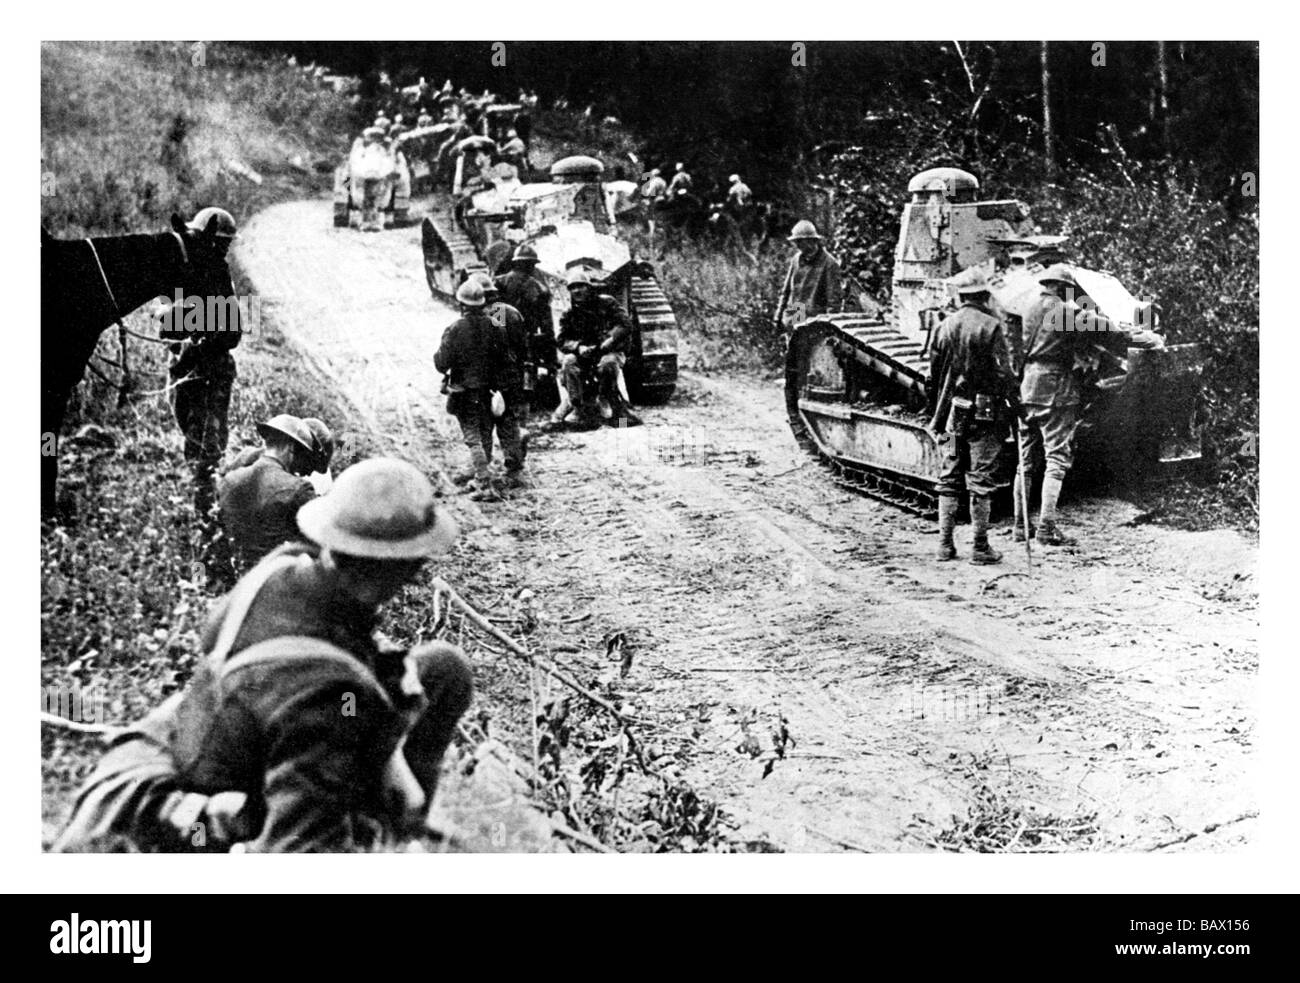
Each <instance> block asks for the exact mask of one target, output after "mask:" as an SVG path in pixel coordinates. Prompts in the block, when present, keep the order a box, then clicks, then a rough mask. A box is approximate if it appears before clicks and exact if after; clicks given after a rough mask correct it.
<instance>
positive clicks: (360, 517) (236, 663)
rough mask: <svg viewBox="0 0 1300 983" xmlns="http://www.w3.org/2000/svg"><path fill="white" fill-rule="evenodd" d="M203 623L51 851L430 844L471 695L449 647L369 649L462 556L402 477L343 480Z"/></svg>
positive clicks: (400, 465) (425, 495) (445, 523)
mask: <svg viewBox="0 0 1300 983" xmlns="http://www.w3.org/2000/svg"><path fill="white" fill-rule="evenodd" d="M297 521H298V525H299V527H300V529H301V532H302V535H303V538H304V540H310V544H309V543H307V542H296V543H294V544H292V545H289V546H285V547H283V548H282V549H280V550H278V551H276V552H275V553H274V554H272V555H271V556H268V557H267V558H266V559H265V560H263V561H262V562H261V563H260V564H258V566H256V567H255V568H254V569H253V570H252V571H250V572H249V573H248V574H247V575H246V576H245V577H243V578H242V579H241V580H240V581H239V583H238V584H237V585H236V587H235V589H234V590H233V591H232V592H231V593H230V594H229V595H227V596H226V597H224V598H223V599H222V600H221V601H220V602H218V603H217V605H216V607H215V608H214V609H213V611H212V613H211V614H210V616H209V618H208V621H207V624H206V625H205V627H204V630H203V633H202V635H201V644H202V658H201V660H200V662H199V666H198V668H197V671H196V672H195V674H194V676H193V678H192V679H191V680H190V682H189V684H188V685H187V687H186V688H185V689H184V690H183V691H182V692H180V693H177V694H175V695H173V696H171V697H170V698H168V699H167V700H165V701H164V702H163V703H162V704H160V705H159V706H158V707H157V708H156V709H154V710H153V712H151V713H150V714H148V715H147V716H146V717H144V718H143V719H142V720H140V721H139V722H138V723H136V724H133V725H132V726H131V727H129V728H127V729H126V730H125V731H124V732H123V733H121V734H120V735H119V736H117V737H115V738H114V739H113V742H112V744H111V745H110V746H109V748H108V751H107V752H106V754H105V755H104V757H103V758H102V759H101V760H100V762H99V765H98V766H97V767H96V769H95V771H94V772H93V773H92V774H91V775H90V777H89V778H88V779H87V780H86V783H85V785H84V786H83V788H82V790H81V793H80V795H79V796H78V798H77V802H76V805H75V806H74V808H73V813H72V816H71V818H70V819H69V820H68V824H67V826H66V827H65V828H64V830H63V832H62V834H61V835H60V837H59V839H58V840H57V842H56V843H55V844H54V847H53V849H54V851H55V852H65V851H93V850H100V851H104V850H114V849H121V848H122V847H124V846H125V847H128V848H133V849H138V850H146V851H151V852H192V851H197V852H206V851H226V850H229V849H231V848H232V847H235V846H241V847H242V849H244V850H247V851H249V852H267V853H290V852H292V853H298V852H324V851H331V852H332V851H352V850H357V849H371V848H375V847H378V846H383V845H385V844H390V843H396V842H399V841H401V840H403V839H405V838H407V837H408V836H411V835H418V834H419V833H420V832H422V831H423V826H424V816H425V814H426V812H427V805H428V803H429V802H430V801H431V800H432V798H433V795H434V792H435V790H436V787H437V784H438V778H439V772H440V765H441V761H442V757H443V754H444V752H445V751H446V749H447V747H448V745H449V744H450V743H451V738H452V736H453V735H454V734H455V732H456V725H457V721H458V720H459V719H460V717H461V716H462V715H463V714H464V712H465V710H466V709H468V707H469V703H470V700H471V697H472V694H473V677H472V673H471V670H470V667H469V664H468V663H467V662H466V661H465V659H464V657H463V656H462V654H461V653H460V651H459V650H458V649H456V648H455V647H454V646H451V645H448V644H446V643H444V642H432V643H428V644H425V645H421V646H417V647H416V648H413V649H411V650H410V651H409V652H406V651H403V650H399V649H396V648H394V647H393V646H392V645H390V644H388V643H386V642H384V641H383V640H382V639H381V638H379V637H377V636H376V633H375V626H376V621H377V618H378V613H379V609H380V607H381V606H382V605H383V604H385V603H386V602H387V601H388V600H389V599H390V598H392V597H393V596H394V595H396V594H397V593H398V592H399V591H400V590H401V589H402V587H403V586H404V585H406V584H407V583H410V582H411V581H413V580H414V579H415V577H416V575H417V574H418V573H419V571H420V569H421V568H422V567H423V566H424V564H425V562H426V561H427V560H428V559H429V558H430V557H432V556H434V555H437V554H439V553H443V552H445V551H446V550H447V548H448V547H449V546H450V545H451V543H452V542H453V541H454V540H455V537H456V534H457V530H456V525H455V523H454V522H453V521H452V520H451V519H450V517H449V516H447V515H446V514H445V513H443V512H442V511H441V510H439V509H438V508H437V506H436V504H435V499H434V491H433V487H432V486H431V485H430V483H429V480H428V479H427V478H426V477H425V476H424V475H423V474H422V473H420V471H419V470H417V469H416V468H415V467H414V466H412V465H410V464H407V463H406V462H404V461H397V460H386V459H375V460H370V461H364V462H362V463H360V464H355V465H353V466H352V467H350V468H348V469H347V470H346V471H344V472H343V474H342V475H340V476H339V480H338V484H337V485H336V487H335V488H334V490H333V491H332V492H331V493H330V494H329V495H326V496H323V497H322V498H319V499H316V500H315V501H313V502H311V503H310V504H308V505H306V506H304V508H303V509H302V510H301V512H299V514H298V517H297Z"/></svg>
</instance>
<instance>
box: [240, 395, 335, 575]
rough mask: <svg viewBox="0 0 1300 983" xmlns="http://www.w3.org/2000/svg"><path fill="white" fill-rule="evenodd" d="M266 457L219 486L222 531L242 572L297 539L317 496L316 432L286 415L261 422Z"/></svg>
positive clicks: (293, 417) (249, 465) (259, 429)
mask: <svg viewBox="0 0 1300 983" xmlns="http://www.w3.org/2000/svg"><path fill="white" fill-rule="evenodd" d="M257 432H258V434H259V435H260V436H261V437H262V440H263V447H262V452H261V453H260V454H259V455H257V456H256V458H254V459H252V460H250V461H249V463H248V464H246V465H244V466H242V467H236V468H232V469H231V470H230V471H229V472H227V473H226V474H225V475H223V476H222V477H221V478H220V480H219V481H218V482H217V501H218V505H219V516H220V521H221V528H222V531H224V532H225V534H226V538H227V540H229V542H230V547H231V554H232V557H233V559H234V562H235V567H236V569H237V570H246V569H248V568H249V567H251V566H252V565H253V564H254V563H256V562H257V561H258V560H260V559H261V558H262V557H263V556H265V555H266V554H267V553H269V552H271V550H273V549H275V548H276V547H277V546H279V545H281V544H282V543H285V542H289V541H291V540H293V539H296V538H297V536H298V526H297V521H296V517H297V515H298V510H299V509H300V508H302V506H304V505H306V504H307V503H308V502H310V501H311V500H312V499H313V498H315V497H316V490H315V489H314V488H313V487H312V484H311V482H309V481H307V480H306V479H305V475H308V474H310V473H311V472H312V471H313V470H314V469H315V468H314V465H315V462H316V450H315V446H314V444H315V441H314V438H313V436H312V432H311V429H310V428H309V427H308V426H307V424H306V423H304V422H303V421H302V420H300V419H298V417H296V416H293V415H292V414H289V413H281V414H279V415H278V416H273V417H271V419H269V420H267V421H265V422H263V423H259V424H258V425H257Z"/></svg>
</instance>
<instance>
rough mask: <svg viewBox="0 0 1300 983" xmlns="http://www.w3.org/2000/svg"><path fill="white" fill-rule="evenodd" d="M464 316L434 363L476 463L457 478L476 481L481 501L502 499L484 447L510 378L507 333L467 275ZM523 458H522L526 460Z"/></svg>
mask: <svg viewBox="0 0 1300 983" xmlns="http://www.w3.org/2000/svg"><path fill="white" fill-rule="evenodd" d="M456 300H457V302H458V303H459V304H460V311H461V316H460V319H459V320H457V321H456V322H454V323H453V324H452V325H451V326H450V327H449V328H447V330H446V331H444V332H443V335H442V344H441V345H439V346H438V352H437V354H436V355H434V357H433V364H434V366H435V367H436V368H437V369H438V371H439V372H441V373H442V374H443V376H444V377H445V382H446V390H447V394H448V395H447V412H448V413H450V414H451V415H452V416H454V417H455V418H456V422H457V423H459V424H460V432H461V437H462V438H463V439H464V441H465V446H466V447H467V448H469V456H470V468H469V470H468V471H466V472H461V473H460V474H459V475H457V476H455V478H454V479H453V480H454V481H456V483H457V484H464V485H467V486H471V489H472V490H471V494H470V497H471V498H472V499H474V500H475V501H497V500H498V498H499V496H498V495H497V493H496V490H495V489H494V488H493V486H492V476H491V473H490V472H489V470H488V458H487V454H486V453H485V452H484V450H483V448H484V447H486V446H490V445H491V442H492V432H493V419H492V393H493V391H494V390H495V391H499V390H500V388H501V385H502V382H503V381H508V378H509V376H508V373H509V366H508V364H507V361H506V360H507V351H506V344H505V335H504V332H503V331H502V329H501V328H499V327H497V326H496V325H495V324H493V323H492V321H491V320H489V319H488V317H487V315H486V313H484V306H485V299H484V297H483V288H482V287H481V286H480V285H479V284H478V283H476V282H474V281H473V280H466V281H465V282H464V283H462V284H461V285H460V289H459V290H457V291H456ZM521 463H522V462H521Z"/></svg>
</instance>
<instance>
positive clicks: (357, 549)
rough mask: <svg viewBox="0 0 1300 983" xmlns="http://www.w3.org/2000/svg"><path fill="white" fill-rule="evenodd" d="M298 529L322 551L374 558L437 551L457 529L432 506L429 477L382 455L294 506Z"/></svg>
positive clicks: (406, 557) (417, 555)
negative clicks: (323, 549)
mask: <svg viewBox="0 0 1300 983" xmlns="http://www.w3.org/2000/svg"><path fill="white" fill-rule="evenodd" d="M298 528H299V529H301V530H302V532H303V535H305V536H307V538H308V539H310V540H312V541H313V542H315V543H319V544H320V545H321V546H324V547H326V548H327V549H331V550H334V551H335V552H337V553H345V554H347V555H348V556H360V557H367V558H370V559H376V560H418V559H423V558H425V557H428V556H433V555H434V554H435V553H442V552H444V551H446V549H447V548H448V547H449V546H450V545H451V544H452V543H453V542H454V541H455V539H456V536H457V534H458V532H459V530H458V529H457V528H456V523H455V521H454V520H453V519H452V518H451V516H449V515H447V514H446V513H444V512H442V511H440V510H439V509H438V508H437V506H436V505H435V504H434V493H433V485H432V484H430V483H429V479H428V478H426V477H425V476H424V475H423V474H422V473H421V472H420V470H419V469H418V468H416V467H415V466H414V465H413V464H408V463H407V462H405V461H398V460H395V459H393V458H384V457H376V458H371V459H370V460H369V461H362V462H361V463H360V464H354V465H352V467H350V468H348V469H347V470H346V471H344V472H343V473H342V474H341V475H339V478H338V481H336V482H335V483H334V487H333V488H332V489H331V490H330V492H329V494H328V495H323V496H321V497H320V498H317V499H314V500H313V501H310V502H308V503H307V504H306V505H304V506H303V507H302V508H301V509H299V510H298Z"/></svg>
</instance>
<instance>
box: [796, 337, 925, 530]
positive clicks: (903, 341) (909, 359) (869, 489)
mask: <svg viewBox="0 0 1300 983" xmlns="http://www.w3.org/2000/svg"><path fill="white" fill-rule="evenodd" d="M819 325H821V326H824V327H825V328H829V329H831V330H833V332H834V336H835V338H836V339H837V340H838V341H839V342H840V344H842V345H844V346H846V347H847V349H848V352H847V353H848V354H850V355H851V356H852V357H854V358H855V359H857V360H858V361H861V362H862V363H864V364H865V365H867V366H868V367H869V368H870V369H871V370H872V371H873V372H875V373H877V374H879V375H880V376H882V377H883V378H886V379H889V380H891V381H892V382H893V383H896V384H898V385H901V386H902V387H903V388H905V389H908V390H910V391H912V392H915V393H918V394H924V393H925V385H926V380H927V374H928V371H927V370H928V365H927V364H926V361H925V358H924V356H923V354H922V350H921V346H920V345H918V344H917V343H916V342H914V341H912V340H911V339H909V338H907V337H906V336H905V335H903V334H901V333H900V332H898V331H897V330H895V329H894V328H893V327H891V326H890V325H888V324H885V323H882V322H880V321H879V320H876V319H873V318H870V317H867V316H864V315H852V314H840V315H827V316H823V317H819V318H816V319H815V320H814V321H810V322H805V323H804V324H802V325H799V327H797V328H796V329H795V334H793V335H792V336H791V339H790V347H789V348H788V349H787V356H786V383H785V392H786V411H787V414H788V416H789V419H790V429H791V430H792V431H793V432H794V437H795V441H796V442H797V443H798V444H799V446H800V447H802V448H803V450H804V451H805V453H807V454H808V455H809V456H810V457H811V458H812V459H813V460H814V461H816V462H817V464H818V465H820V466H821V467H822V468H823V469H825V471H826V472H827V473H828V474H829V475H830V477H831V480H832V481H834V482H835V483H836V484H838V485H840V486H841V487H844V488H847V489H849V490H850V491H854V492H857V493H858V494H860V495H865V496H868V497H870V498H874V499H877V500H879V501H882V502H886V503H888V504H890V505H893V506H896V507H897V508H901V509H904V510H906V511H908V512H911V513H913V514H914V515H918V516H922V517H924V518H934V517H935V516H936V515H937V514H938V508H939V497H938V495H937V494H936V492H935V490H934V487H933V485H932V484H930V483H929V482H925V481H923V480H922V479H918V478H916V477H914V476H911V475H903V474H899V473H897V472H894V471H891V470H889V469H888V468H883V467H873V466H870V465H865V464H860V463H858V462H855V461H845V460H841V459H839V458H837V457H836V456H834V455H833V454H830V453H827V452H826V451H825V450H823V448H822V447H821V445H820V444H819V443H818V442H817V440H816V438H815V437H814V436H813V434H812V433H811V432H810V431H809V429H808V427H807V426H806V425H805V424H804V421H803V418H802V416H801V414H800V409H799V398H800V395H801V394H802V392H803V388H804V387H803V380H802V379H800V378H799V371H800V370H799V362H798V358H797V353H796V350H795V345H796V342H797V339H799V337H800V332H807V331H809V330H811V329H813V328H816V327H817V326H819ZM863 408H865V409H869V408H870V407H869V406H867V407H863Z"/></svg>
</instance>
